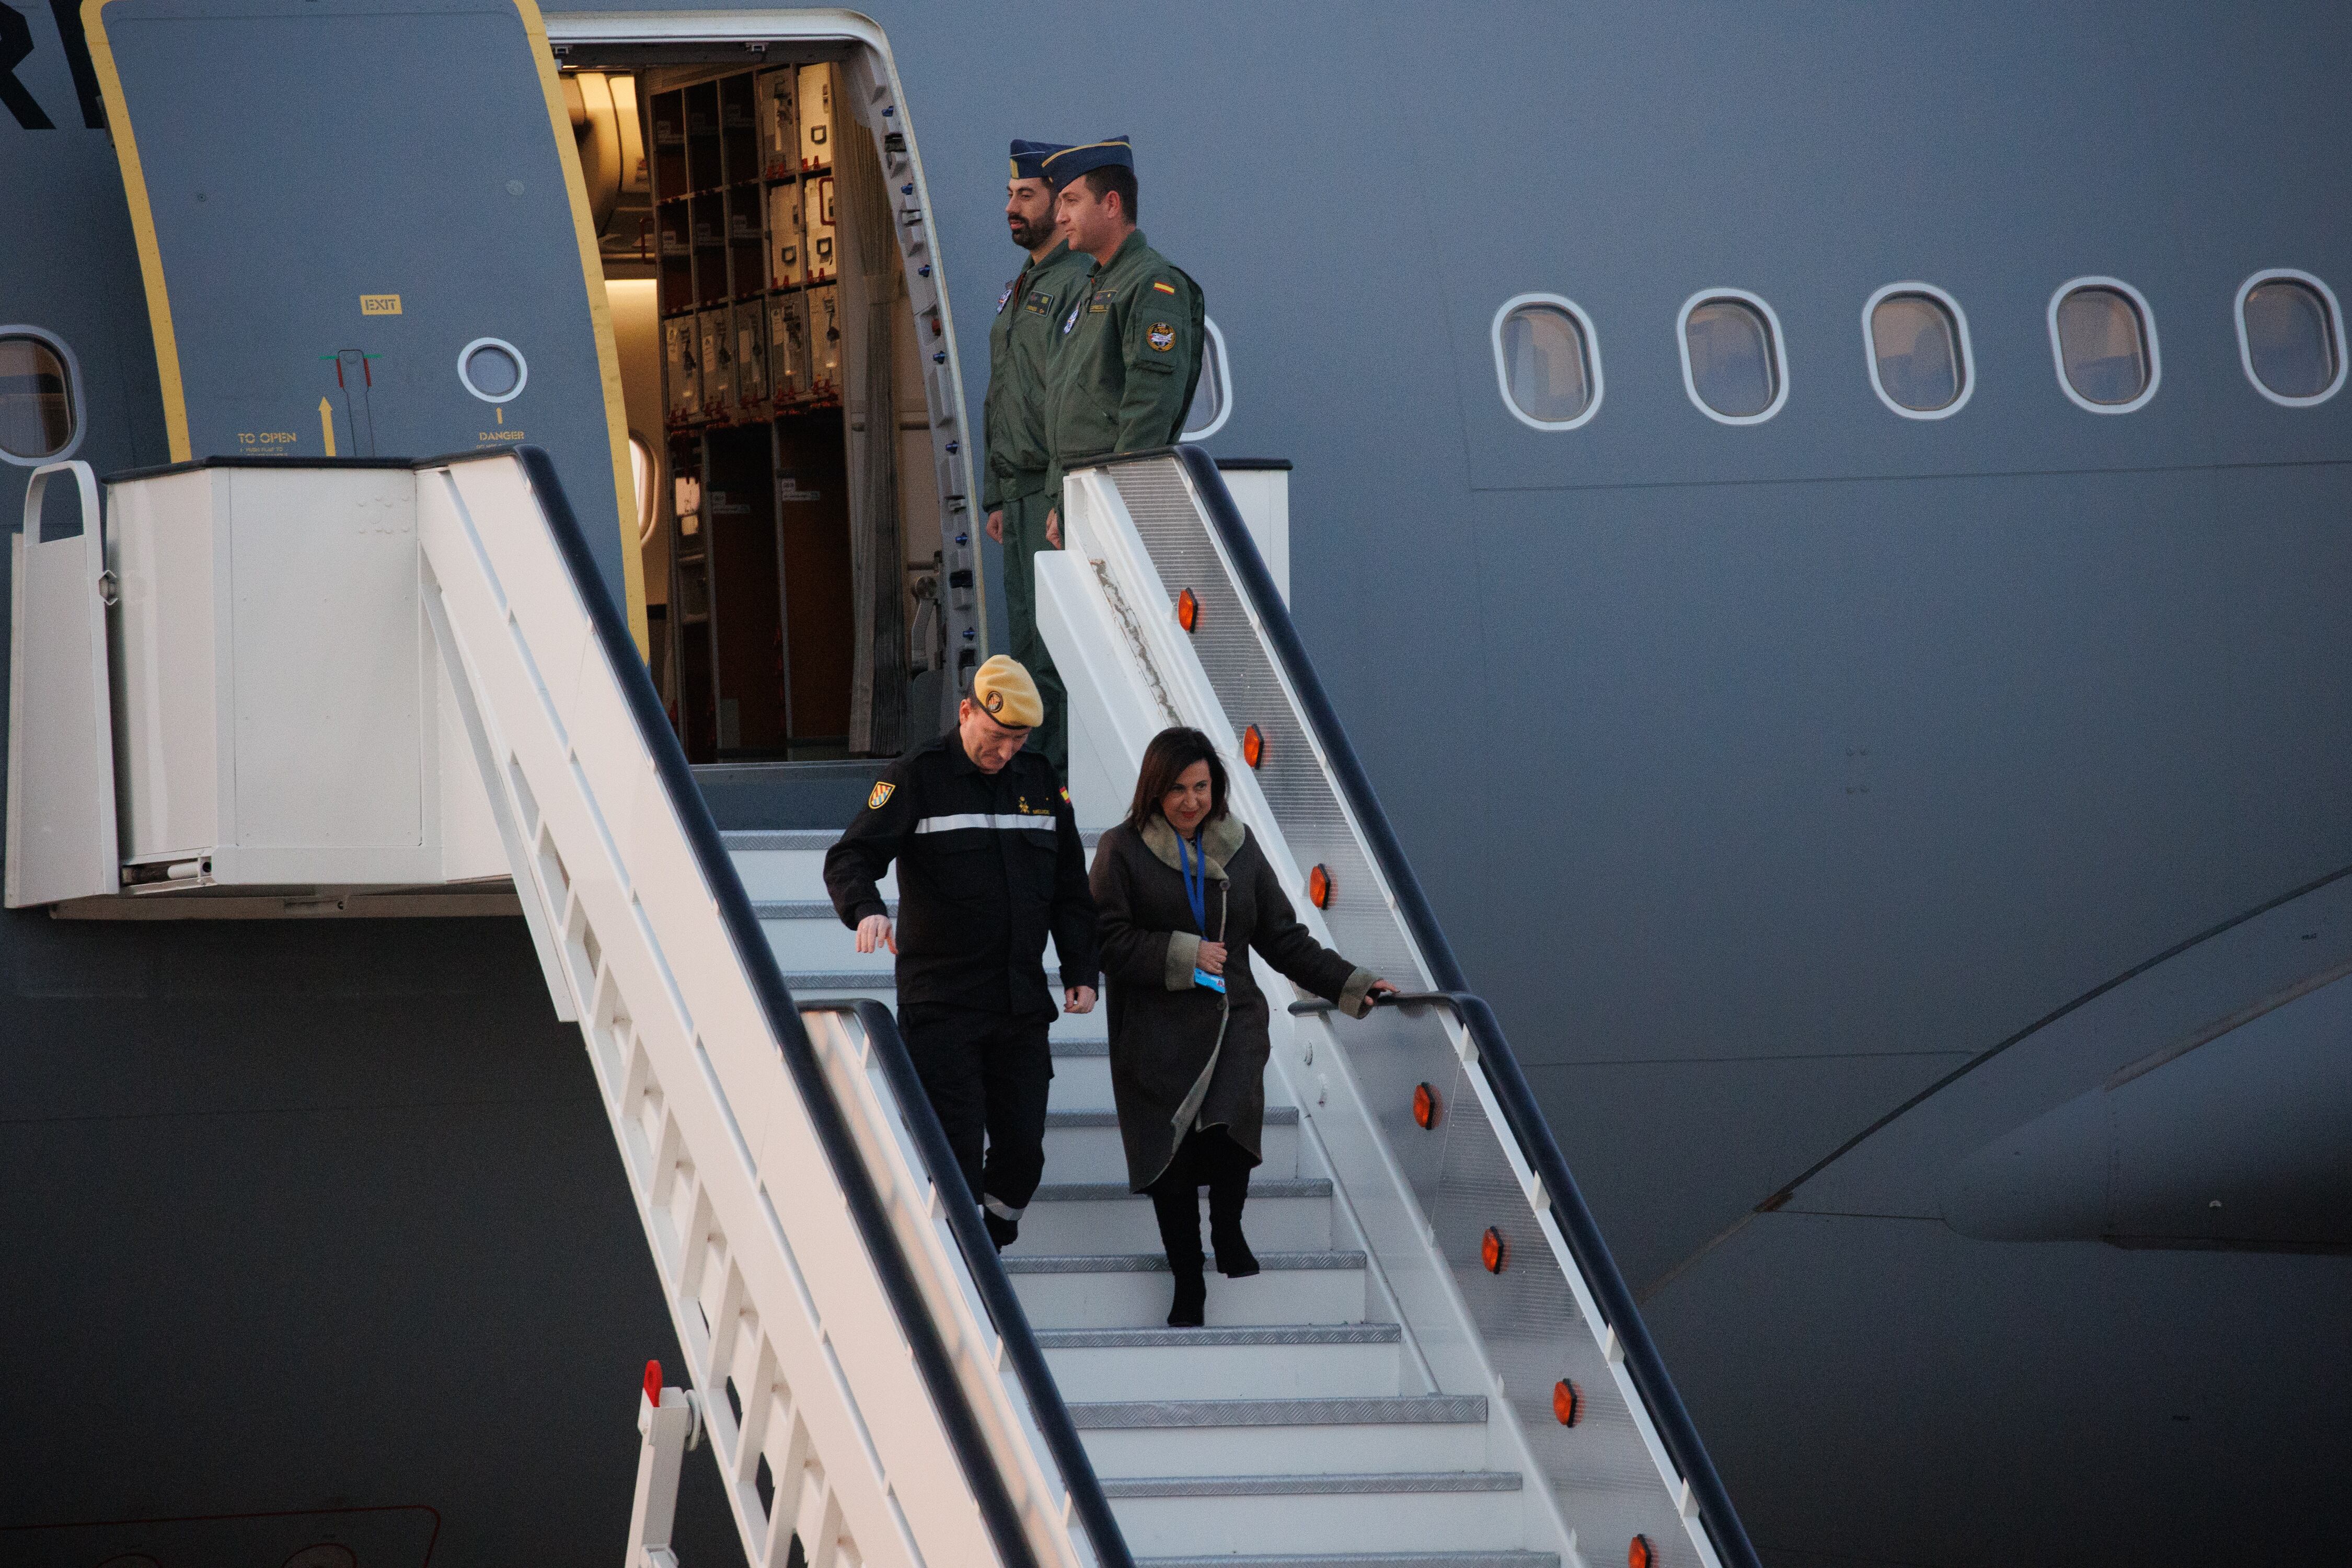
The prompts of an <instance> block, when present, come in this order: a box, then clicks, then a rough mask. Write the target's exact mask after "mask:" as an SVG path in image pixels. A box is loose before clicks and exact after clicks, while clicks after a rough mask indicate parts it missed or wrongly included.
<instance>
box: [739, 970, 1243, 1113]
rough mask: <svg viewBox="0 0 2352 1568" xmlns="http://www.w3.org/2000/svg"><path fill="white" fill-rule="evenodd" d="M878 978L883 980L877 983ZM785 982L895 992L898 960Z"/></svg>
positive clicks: (1053, 973) (1052, 981) (1052, 973)
mask: <svg viewBox="0 0 2352 1568" xmlns="http://www.w3.org/2000/svg"><path fill="white" fill-rule="evenodd" d="M877 981H880V982H882V983H883V984H880V985H879V986H877V985H876V984H875V982H877ZM784 984H785V985H786V986H788V987H790V988H791V989H792V990H793V991H863V992H866V993H868V994H872V993H873V992H875V991H877V990H880V991H890V992H895V991H897V990H898V969H897V967H896V961H895V960H894V961H892V963H889V964H881V963H877V964H876V965H875V966H874V967H873V968H871V969H822V970H811V969H803V970H786V971H785V972H784ZM1061 984H1062V972H1061V971H1060V970H1058V969H1049V970H1047V971H1045V988H1046V989H1047V990H1049V991H1055V990H1059V989H1060V988H1061ZM1273 1111H1274V1108H1273V1107H1272V1106H1268V1107H1266V1113H1267V1116H1268V1119H1269V1120H1271V1118H1272V1116H1273Z"/></svg>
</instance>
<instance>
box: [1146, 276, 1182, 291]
mask: <svg viewBox="0 0 2352 1568" xmlns="http://www.w3.org/2000/svg"><path fill="white" fill-rule="evenodd" d="M1151 286H1152V287H1153V288H1154V289H1158V290H1159V291H1160V293H1162V294H1173V293H1174V292H1176V285H1175V284H1173V283H1163V282H1161V281H1160V279H1157V278H1154V279H1152V280H1151Z"/></svg>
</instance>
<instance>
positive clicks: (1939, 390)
mask: <svg viewBox="0 0 2352 1568" xmlns="http://www.w3.org/2000/svg"><path fill="white" fill-rule="evenodd" d="M1862 319H1863V331H1864V333H1866V334H1867V336H1868V338H1869V347H1870V380H1871V384H1872V385H1873V386H1874V387H1876V388H1877V389H1878V395H1879V397H1880V398H1881V399H1882V400H1884V401H1885V404H1886V405H1887V406H1888V407H1889V408H1892V409H1893V410H1895V413H1897V414H1900V415H1902V416H1904V417H1906V418H1907V419H1940V418H1942V417H1943V416H1946V415H1948V414H1952V413H1956V412H1957V411H1958V408H1959V406H1960V405H1961V404H1962V403H1964V402H1966V401H1968V395H1969V329H1968V322H1967V319H1966V318H1965V317H1963V316H1962V315H1961V314H1960V308H1959V306H1958V304H1957V303H1955V302H1954V301H1953V300H1952V298H1951V296H1950V295H1948V294H1946V293H1945V292H1944V291H1943V290H1941V289H1930V288H1928V287H1927V285H1926V284H1924V283H1891V284H1889V285H1887V286H1886V287H1885V288H1884V289H1880V290H1879V291H1878V292H1877V293H1875V294H1874V295H1872V296H1871V297H1870V303H1869V304H1868V305H1866V306H1864V309H1863V318H1862Z"/></svg>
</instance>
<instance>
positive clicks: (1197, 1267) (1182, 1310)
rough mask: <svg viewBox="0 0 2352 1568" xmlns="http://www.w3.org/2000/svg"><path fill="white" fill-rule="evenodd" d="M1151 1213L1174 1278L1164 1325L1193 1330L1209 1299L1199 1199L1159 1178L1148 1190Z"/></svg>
mask: <svg viewBox="0 0 2352 1568" xmlns="http://www.w3.org/2000/svg"><path fill="white" fill-rule="evenodd" d="M1169 1187H1175V1190H1172V1191H1171V1190H1167V1189H1168V1188H1169ZM1151 1212H1152V1213H1153V1214H1154V1215H1157V1216H1158V1217H1159V1220H1160V1246H1161V1247H1163V1248H1165V1249H1166V1250H1167V1253H1168V1271H1169V1272H1170V1273H1171V1274H1173V1275H1174V1276H1175V1277H1176V1296H1175V1300H1173V1302H1172V1303H1171V1305H1170V1306H1169V1309H1168V1326H1169V1327H1170V1328H1171V1329H1197V1328H1199V1327H1200V1326H1201V1325H1202V1321H1204V1315H1205V1313H1206V1311H1207V1309H1208V1300H1209V1282H1208V1280H1207V1279H1204V1278H1203V1277H1202V1258H1201V1210H1200V1200H1199V1199H1197V1198H1195V1197H1194V1196H1193V1195H1192V1187H1191V1186H1190V1185H1189V1184H1185V1185H1182V1186H1181V1187H1177V1186H1175V1184H1169V1183H1166V1182H1165V1181H1164V1179H1163V1183H1162V1184H1161V1185H1160V1186H1155V1187H1153V1188H1152V1190H1151Z"/></svg>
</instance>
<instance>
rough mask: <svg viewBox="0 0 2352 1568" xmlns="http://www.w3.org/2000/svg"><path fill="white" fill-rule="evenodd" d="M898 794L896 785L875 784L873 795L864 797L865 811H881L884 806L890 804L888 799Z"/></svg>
mask: <svg viewBox="0 0 2352 1568" xmlns="http://www.w3.org/2000/svg"><path fill="white" fill-rule="evenodd" d="M896 794H898V785H897V784H888V783H884V784H876V785H875V786H874V793H873V794H872V795H867V796H866V810H868V811H879V810H881V809H882V808H883V807H884V806H886V805H889V804H890V797H891V796H892V795H896Z"/></svg>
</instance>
